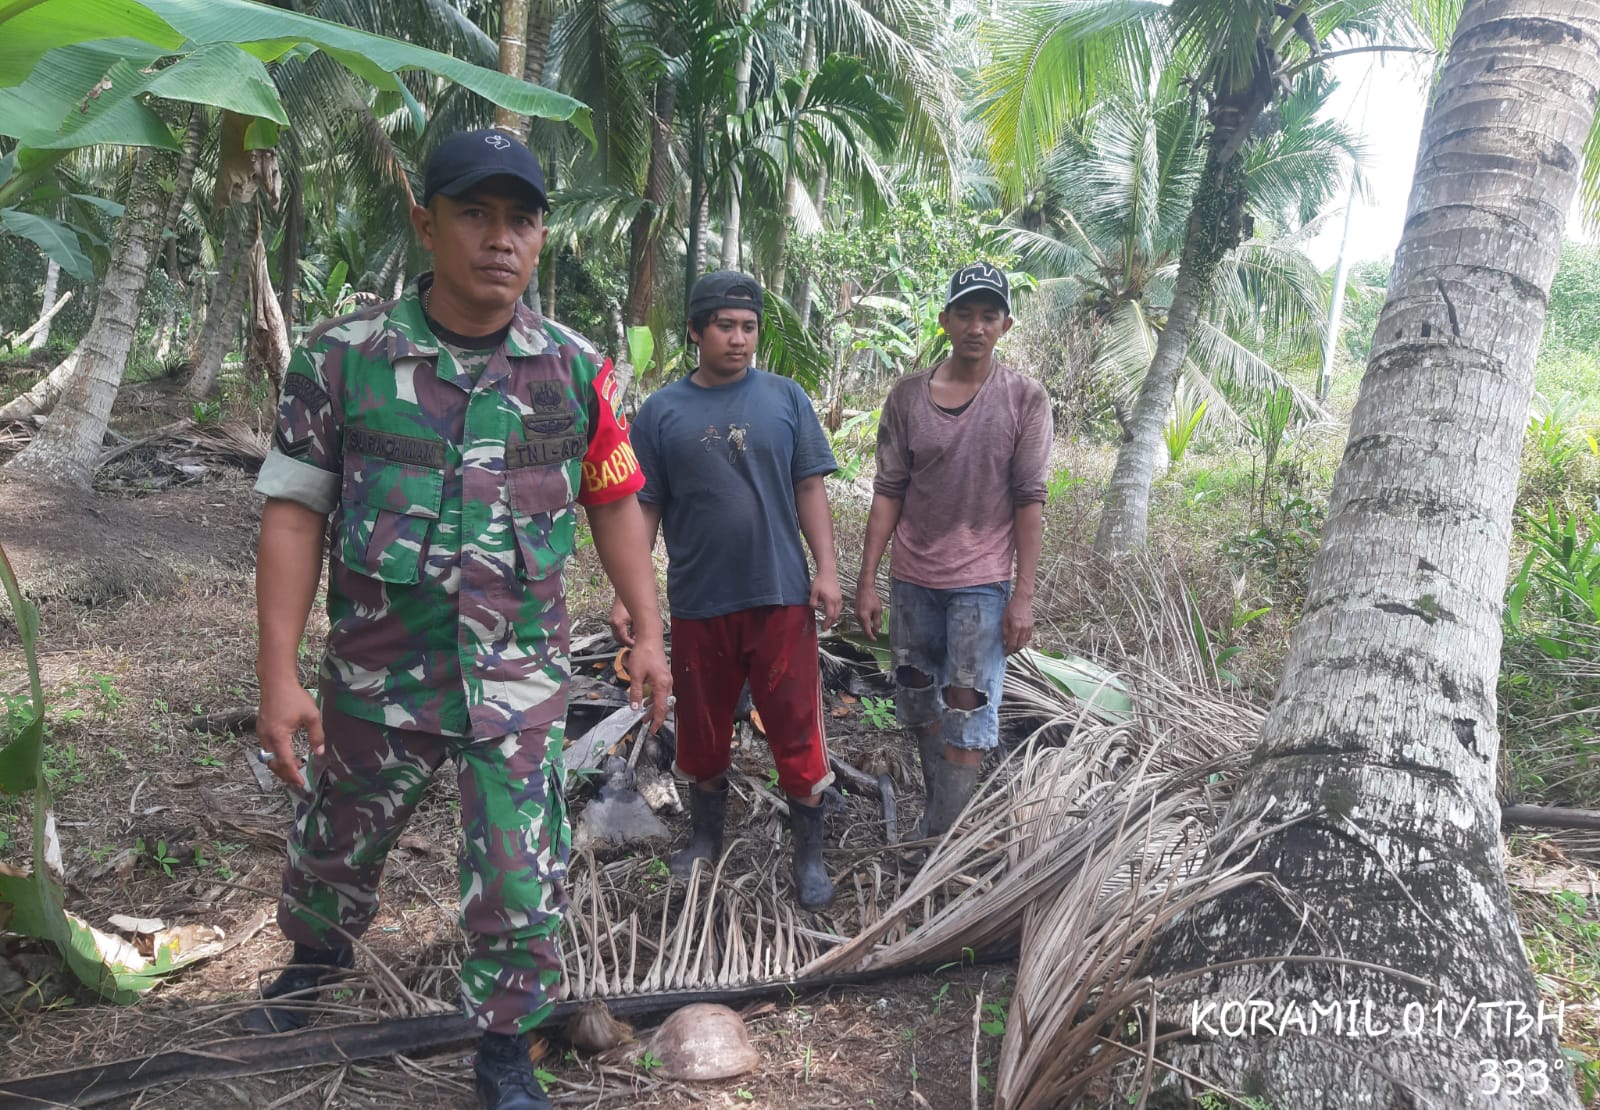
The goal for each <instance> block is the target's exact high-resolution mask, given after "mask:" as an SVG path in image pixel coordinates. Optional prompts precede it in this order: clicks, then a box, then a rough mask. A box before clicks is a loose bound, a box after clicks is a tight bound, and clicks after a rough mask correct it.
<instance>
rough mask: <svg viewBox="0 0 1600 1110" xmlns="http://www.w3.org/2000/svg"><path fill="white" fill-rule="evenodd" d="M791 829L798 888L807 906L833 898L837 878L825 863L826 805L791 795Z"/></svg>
mask: <svg viewBox="0 0 1600 1110" xmlns="http://www.w3.org/2000/svg"><path fill="white" fill-rule="evenodd" d="M789 831H790V832H791V833H793V834H794V891H795V896H796V898H797V899H798V901H799V902H800V908H801V909H805V910H821V909H826V908H827V907H828V906H829V905H830V904H831V903H832V902H833V882H832V881H831V880H830V879H829V878H828V871H827V869H826V868H825V867H823V866H822V807H821V806H820V805H815V806H807V805H801V804H800V803H799V802H797V801H795V800H794V799H793V798H790V799H789Z"/></svg>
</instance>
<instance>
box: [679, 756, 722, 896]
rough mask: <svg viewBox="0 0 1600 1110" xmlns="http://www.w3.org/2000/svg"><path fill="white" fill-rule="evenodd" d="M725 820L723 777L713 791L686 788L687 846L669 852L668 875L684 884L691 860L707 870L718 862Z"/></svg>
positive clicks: (697, 786) (720, 856) (697, 787)
mask: <svg viewBox="0 0 1600 1110" xmlns="http://www.w3.org/2000/svg"><path fill="white" fill-rule="evenodd" d="M727 816H728V780H727V777H726V776H724V777H723V778H722V779H721V780H720V782H719V784H718V786H717V789H715V790H701V789H700V785H699V784H698V783H696V784H695V785H694V786H691V787H690V788H689V846H688V847H686V848H681V849H679V850H678V851H676V852H673V853H672V855H671V856H670V857H668V860H667V866H668V867H669V868H670V869H671V871H672V874H673V875H674V876H675V877H677V878H679V879H682V880H684V881H685V882H688V880H689V875H690V873H691V872H692V871H693V870H694V861H695V860H697V859H698V860H704V861H705V862H706V865H707V866H712V865H714V864H715V863H716V862H717V860H719V859H721V858H722V825H723V822H724V821H725V820H726V818H727Z"/></svg>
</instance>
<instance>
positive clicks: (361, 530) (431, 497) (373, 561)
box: [334, 453, 444, 586]
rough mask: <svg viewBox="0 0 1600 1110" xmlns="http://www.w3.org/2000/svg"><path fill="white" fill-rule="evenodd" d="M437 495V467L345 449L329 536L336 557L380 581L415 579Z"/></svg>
mask: <svg viewBox="0 0 1600 1110" xmlns="http://www.w3.org/2000/svg"><path fill="white" fill-rule="evenodd" d="M443 495H444V471H443V470H442V469H434V468H433V467H431V466H424V465H411V464H407V463H399V462H394V461H391V460H389V459H382V458H375V457H373V456H370V455H355V456H352V455H350V454H348V453H347V454H346V455H345V468H344V488H343V491H342V493H341V497H340V508H341V510H342V513H343V516H342V519H341V521H340V525H339V532H338V535H337V536H335V537H334V542H335V543H336V544H337V545H338V546H337V548H336V549H335V550H336V553H337V555H338V557H339V561H340V562H342V563H343V564H344V565H345V566H347V567H349V568H350V569H351V570H353V571H355V572H357V573H358V574H364V575H366V576H367V577H368V578H376V579H377V580H378V581H380V582H392V583H395V584H396V585H401V586H410V585H415V584H416V583H418V582H420V581H421V580H422V567H423V559H424V557H425V554H426V552H427V549H428V531H429V529H430V528H431V527H435V526H437V524H438V521H439V504H440V501H441V500H442V498H443Z"/></svg>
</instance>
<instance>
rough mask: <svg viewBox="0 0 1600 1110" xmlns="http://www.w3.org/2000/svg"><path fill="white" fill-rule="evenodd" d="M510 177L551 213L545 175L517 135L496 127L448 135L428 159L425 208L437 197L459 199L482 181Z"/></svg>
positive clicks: (425, 176) (423, 201) (424, 185)
mask: <svg viewBox="0 0 1600 1110" xmlns="http://www.w3.org/2000/svg"><path fill="white" fill-rule="evenodd" d="M491 177H510V178H513V179H515V180H517V181H520V182H522V184H524V185H526V186H527V187H528V188H529V189H531V190H533V194H534V196H535V197H536V198H537V199H538V202H539V207H540V208H542V209H544V210H545V211H546V212H548V211H549V210H550V201H549V198H547V197H546V196H545V191H544V171H543V170H542V169H540V168H539V160H538V159H537V158H535V157H534V156H533V151H531V150H529V149H528V148H527V145H526V144H524V143H523V142H522V140H521V139H519V138H517V137H516V136H515V135H508V134H506V133H505V132H504V131H500V130H497V129H495V128H493V127H489V128H485V129H484V130H482V131H457V132H456V133H455V134H453V135H447V136H445V138H444V139H443V140H441V141H440V143H439V145H438V146H436V147H434V148H433V153H432V154H430V155H428V164H427V166H426V167H425V168H424V170H423V174H422V203H423V205H424V206H426V205H427V203H428V202H429V201H430V200H432V199H433V198H434V196H435V195H436V194H439V193H443V194H444V195H445V196H447V197H459V196H460V195H461V194H463V193H465V192H467V191H468V190H470V189H471V188H472V187H473V186H474V185H476V184H478V183H479V182H480V181H486V180H488V179H489V178H491Z"/></svg>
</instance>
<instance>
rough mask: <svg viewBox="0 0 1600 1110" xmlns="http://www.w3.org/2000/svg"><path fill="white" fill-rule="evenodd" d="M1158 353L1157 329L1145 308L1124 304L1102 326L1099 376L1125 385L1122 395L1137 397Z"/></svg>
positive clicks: (1096, 354)
mask: <svg viewBox="0 0 1600 1110" xmlns="http://www.w3.org/2000/svg"><path fill="white" fill-rule="evenodd" d="M1155 353H1156V329H1155V325H1154V324H1152V323H1151V321H1150V318H1149V316H1147V315H1146V314H1145V308H1144V305H1142V304H1140V303H1139V302H1138V301H1120V302H1118V303H1117V304H1115V305H1113V306H1112V308H1111V314H1110V315H1109V316H1107V317H1106V319H1105V320H1104V321H1103V322H1102V325H1101V331H1100V336H1099V338H1098V339H1097V341H1096V343H1095V352H1094V362H1095V372H1096V373H1097V374H1102V375H1104V376H1105V378H1106V379H1107V380H1110V381H1116V382H1121V383H1122V385H1121V391H1122V392H1123V393H1124V394H1125V395H1126V396H1129V397H1131V396H1133V394H1134V393H1136V392H1137V391H1138V386H1139V382H1140V380H1141V379H1142V378H1143V377H1144V372H1145V371H1146V370H1147V369H1149V367H1150V360H1151V359H1152V358H1154V357H1155Z"/></svg>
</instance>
